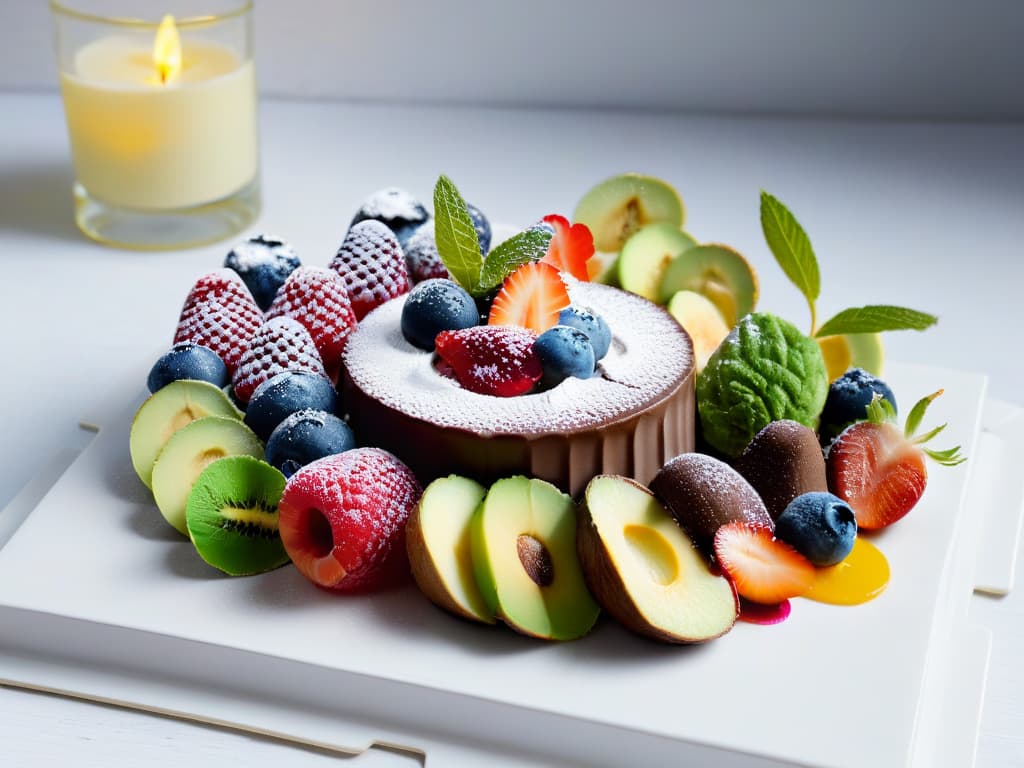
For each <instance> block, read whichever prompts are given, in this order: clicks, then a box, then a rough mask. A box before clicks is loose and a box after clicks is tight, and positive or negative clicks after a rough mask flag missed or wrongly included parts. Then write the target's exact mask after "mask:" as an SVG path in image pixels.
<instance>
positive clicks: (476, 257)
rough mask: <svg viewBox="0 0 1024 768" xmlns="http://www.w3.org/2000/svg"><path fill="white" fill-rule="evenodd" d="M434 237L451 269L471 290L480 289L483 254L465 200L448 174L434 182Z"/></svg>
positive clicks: (446, 263)
mask: <svg viewBox="0 0 1024 768" xmlns="http://www.w3.org/2000/svg"><path fill="white" fill-rule="evenodd" d="M434 239H435V240H436V241H437V253H438V255H439V256H440V257H441V261H442V262H443V263H444V265H445V267H446V268H447V269H448V273H449V274H450V275H451V276H452V279H453V280H455V282H457V283H458V284H459V285H461V286H462V287H463V288H465V289H466V290H467V291H468V292H469V293H473V292H474V291H476V289H477V284H478V283H479V282H480V268H481V267H482V266H483V256H482V255H481V254H480V239H479V238H478V237H477V234H476V229H475V228H474V227H473V220H472V219H471V218H470V217H469V209H468V208H467V207H466V201H465V200H463V199H462V195H460V194H459V190H458V189H456V187H455V184H453V183H452V180H451V179H449V178H448V177H447V176H444V175H441V176H440V177H438V179H437V184H436V185H435V186H434Z"/></svg>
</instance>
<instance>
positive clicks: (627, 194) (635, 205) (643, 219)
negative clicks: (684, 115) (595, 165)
mask: <svg viewBox="0 0 1024 768" xmlns="http://www.w3.org/2000/svg"><path fill="white" fill-rule="evenodd" d="M685 215H686V212H685V209H684V208H683V201H682V200H681V199H680V197H679V193H678V192H676V190H675V188H673V187H672V185H671V184H669V183H668V182H666V181H662V180H661V179H658V178H655V177H654V176H645V175H643V174H640V173H624V174H622V175H620V176H613V177H612V178H610V179H605V180H604V181H602V182H601V183H600V184H598V185H597V186H595V187H593V188H591V189H590V190H588V191H587V193H586V194H584V195H583V197H582V198H580V201H579V203H577V205H576V211H575V212H574V213H573V219H574V220H575V221H577V222H580V223H583V224H586V225H587V226H588V227H589V228H590V231H591V232H592V233H593V234H594V248H596V249H597V250H598V251H605V252H608V253H618V252H619V251H620V250H621V249H622V246H623V244H624V243H625V242H626V240H628V239H629V238H630V236H632V234H633V233H634V232H636V231H637V230H639V229H640V228H641V227H645V226H647V225H648V224H654V223H656V222H664V223H667V224H670V225H671V226H673V227H675V228H676V229H679V228H680V227H681V226H682V225H683V221H684V219H685Z"/></svg>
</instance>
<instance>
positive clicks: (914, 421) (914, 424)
mask: <svg viewBox="0 0 1024 768" xmlns="http://www.w3.org/2000/svg"><path fill="white" fill-rule="evenodd" d="M942 392H943V390H941V389H940V390H938V391H936V392H932V393H931V394H930V395H925V396H924V397H922V398H921V399H920V400H918V401H917V402H916V403H914V407H913V408H911V409H910V413H909V414H908V416H907V423H906V425H905V426H904V427H903V434H904V435H906V436H907V437H912V436H913V435H914V433H915V432H916V431H917V428H918V426H920V424H921V419H923V418H924V412H925V411H927V410H928V406H929V405H931V404H932V402H933V401H934V400H935V398H937V397H938V396H939V395H941V394H942ZM932 437H934V435H932Z"/></svg>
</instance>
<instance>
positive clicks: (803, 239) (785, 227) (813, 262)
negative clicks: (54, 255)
mask: <svg viewBox="0 0 1024 768" xmlns="http://www.w3.org/2000/svg"><path fill="white" fill-rule="evenodd" d="M761 229H762V230H763V231H764V239H765V240H766V241H767V243H768V247H769V248H770V249H771V252H772V254H773V255H774V256H775V260H776V261H777V262H779V266H780V267H782V271H783V272H785V273H786V277H788V278H789V279H790V281H791V282H792V283H793V285H795V286H796V287H797V288H798V289H799V291H800V293H802V294H803V295H804V298H806V299H807V306H808V307H810V309H811V326H812V328H811V330H812V332H813V326H814V321H815V310H814V303H815V301H817V299H818V294H819V293H820V292H821V275H820V273H819V272H818V260H817V258H815V256H814V249H813V248H812V247H811V241H810V239H809V238H808V237H807V233H806V232H804V229H803V227H801V226H800V222H798V221H797V220H796V217H795V216H794V215H793V214H792V213H791V212H790V210H789V209H788V208H787V207H786V206H785V205H783V204H782V203H781V202H780V201H779V200H778V199H776V198H775V197H772V196H771V195H770V194H768V193H767V192H765V191H764V190H761Z"/></svg>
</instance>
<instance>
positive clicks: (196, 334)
mask: <svg viewBox="0 0 1024 768" xmlns="http://www.w3.org/2000/svg"><path fill="white" fill-rule="evenodd" d="M261 325H263V312H262V311H260V308H259V307H258V306H256V300H255V299H253V297H252V294H251V293H249V289H248V288H246V287H245V283H243V282H242V279H241V278H240V277H239V276H238V275H237V274H236V273H235V272H233V271H232V270H230V269H219V270H217V271H216V272H211V273H209V274H207V275H203V276H202V277H200V278H199V279H198V280H196V282H195V284H194V285H193V286H192V290H191V291H189V294H188V297H187V298H186V299H185V304H184V306H183V307H182V309H181V315H180V316H179V318H178V326H177V328H176V329H175V331H174V343H175V344H177V343H179V342H182V341H191V342H193V343H195V344H202V345H203V346H205V347H209V348H210V349H212V350H213V351H214V352H216V353H217V354H218V355H219V356H220V359H221V360H223V361H224V365H226V366H227V369H228V373H230V374H231V375H234V373H235V369H236V368H238V363H239V361H240V360H241V358H242V354H243V353H244V352H245V348H246V347H247V346H248V345H249V340H250V339H251V338H252V335H253V334H254V333H256V330H257V329H258V328H259V327H260V326H261Z"/></svg>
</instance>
